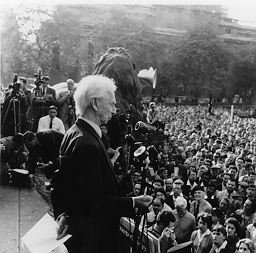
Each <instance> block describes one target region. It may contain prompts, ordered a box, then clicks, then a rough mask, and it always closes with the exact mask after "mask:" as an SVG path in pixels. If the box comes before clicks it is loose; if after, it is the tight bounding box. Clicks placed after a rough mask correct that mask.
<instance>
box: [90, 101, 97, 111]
mask: <svg viewBox="0 0 256 253" xmlns="http://www.w3.org/2000/svg"><path fill="white" fill-rule="evenodd" d="M91 106H92V108H93V109H94V110H95V111H96V112H97V111H98V105H97V101H96V99H95V98H94V99H93V100H92V101H91Z"/></svg>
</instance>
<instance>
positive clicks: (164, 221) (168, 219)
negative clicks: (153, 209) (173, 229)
mask: <svg viewBox="0 0 256 253" xmlns="http://www.w3.org/2000/svg"><path fill="white" fill-rule="evenodd" d="M174 222H175V217H174V215H173V213H172V212H170V211H161V212H159V213H158V215H157V220H156V223H157V225H158V226H161V227H162V229H164V228H166V227H170V223H174Z"/></svg>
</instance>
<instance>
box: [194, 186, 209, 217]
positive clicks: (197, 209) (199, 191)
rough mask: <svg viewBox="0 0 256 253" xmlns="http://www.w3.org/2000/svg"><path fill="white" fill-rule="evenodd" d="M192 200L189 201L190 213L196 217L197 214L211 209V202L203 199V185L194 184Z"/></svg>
mask: <svg viewBox="0 0 256 253" xmlns="http://www.w3.org/2000/svg"><path fill="white" fill-rule="evenodd" d="M193 194H194V201H192V203H191V207H190V213H191V214H193V215H194V216H195V218H196V217H197V215H198V214H200V213H203V212H207V213H210V212H211V210H212V206H211V204H210V203H209V202H208V201H206V200H205V192H204V187H202V186H196V187H194V189H193Z"/></svg>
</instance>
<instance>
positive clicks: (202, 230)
mask: <svg viewBox="0 0 256 253" xmlns="http://www.w3.org/2000/svg"><path fill="white" fill-rule="evenodd" d="M197 224H198V230H195V231H194V232H193V233H192V235H191V238H190V240H191V241H192V242H193V253H208V252H209V251H210V249H211V248H212V243H213V236H212V232H211V228H212V215H211V214H209V213H200V214H199V215H198V216H197Z"/></svg>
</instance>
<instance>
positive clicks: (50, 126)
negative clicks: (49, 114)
mask: <svg viewBox="0 0 256 253" xmlns="http://www.w3.org/2000/svg"><path fill="white" fill-rule="evenodd" d="M52 121H53V118H51V120H50V125H49V128H50V129H52Z"/></svg>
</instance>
